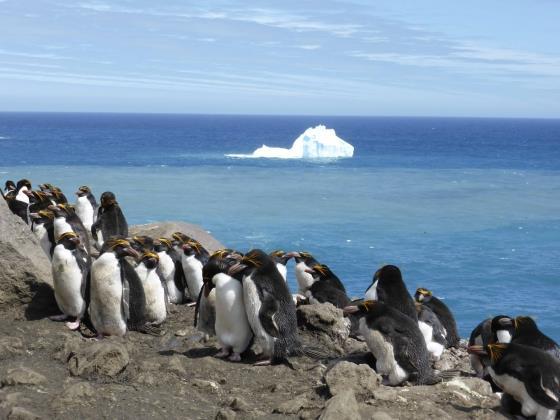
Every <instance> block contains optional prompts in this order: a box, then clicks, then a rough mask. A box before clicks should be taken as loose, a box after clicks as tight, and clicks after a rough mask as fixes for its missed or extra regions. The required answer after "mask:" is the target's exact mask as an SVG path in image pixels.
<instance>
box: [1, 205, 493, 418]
mask: <svg viewBox="0 0 560 420" xmlns="http://www.w3.org/2000/svg"><path fill="white" fill-rule="evenodd" d="M176 230H180V231H183V232H185V233H187V234H191V236H194V237H195V238H196V239H198V240H200V241H201V242H202V243H203V245H204V246H206V247H207V248H208V249H210V250H211V251H212V250H214V249H216V248H218V247H221V244H219V242H217V241H216V240H215V239H213V238H211V237H210V236H209V235H207V234H206V233H205V232H204V231H203V230H202V229H200V228H198V227H195V226H193V225H187V224H177V223H167V224H154V225H149V226H141V227H138V228H137V229H135V230H133V233H146V234H151V235H153V236H159V235H169V234H170V233H171V232H173V231H176ZM49 264H50V263H49V261H48V259H47V258H46V257H45V256H44V254H43V253H42V250H41V249H40V248H39V245H38V244H37V241H36V239H35V238H34V236H33V234H31V232H30V231H29V228H28V227H27V226H26V225H25V224H24V223H23V222H22V221H21V220H19V219H18V218H16V217H15V216H13V215H12V214H11V213H10V212H9V210H8V209H7V207H6V205H5V203H4V202H3V200H0V419H4V418H8V419H35V418H57V419H76V418H192V419H213V418H218V419H232V418H301V419H316V418H321V419H333V420H334V419H336V420H342V419H360V418H363V419H377V420H382V419H391V418H393V419H411V418H415V419H427V418H436V417H437V418H440V419H446V418H452V419H474V418H476V419H495V418H500V417H503V416H502V415H501V414H500V413H499V411H498V409H499V400H498V398H497V396H496V395H494V394H492V392H491V389H490V386H489V384H488V383H486V382H484V381H482V380H480V379H476V378H473V377H471V376H470V373H469V370H470V368H469V362H468V357H467V354H466V351H465V349H458V350H453V351H448V352H446V353H445V354H444V357H443V359H442V360H441V361H440V362H439V363H438V365H437V368H438V369H440V370H448V369H456V370H458V371H460V372H462V374H461V376H458V377H456V378H455V379H453V380H451V381H448V382H445V383H440V384H437V385H433V386H402V387H395V388H391V387H386V386H384V385H382V384H381V378H380V377H379V376H378V375H377V374H376V373H375V371H374V370H373V368H372V367H373V358H372V356H371V354H370V353H369V352H368V351H367V348H366V346H365V344H364V343H362V342H360V341H357V340H354V339H352V338H349V337H348V329H347V325H346V321H345V319H344V318H343V317H342V312H341V311H340V310H339V309H336V308H334V307H333V306H331V305H307V306H301V307H299V308H298V323H299V325H300V327H299V328H300V335H301V337H302V340H303V341H304V342H306V343H308V344H310V345H313V346H314V347H318V348H321V349H323V350H324V351H325V352H326V353H328V354H331V355H332V357H331V358H330V359H327V360H320V361H317V360H312V359H308V358H306V357H293V358H291V360H290V362H291V363H290V364H289V365H288V364H282V365H277V366H262V367H257V366H253V362H254V361H255V360H256V359H257V354H256V353H258V348H257V347H255V348H254V349H251V350H249V351H248V352H246V354H244V357H243V361H242V362H241V363H232V362H229V361H226V360H221V359H217V358H215V357H214V355H215V354H216V353H217V349H216V346H215V345H216V343H215V341H214V339H210V340H209V341H207V342H204V341H202V340H201V335H200V334H199V333H198V332H197V331H196V330H195V329H194V328H193V327H192V324H193V316H194V309H193V308H192V307H188V306H186V305H180V306H172V309H171V312H170V313H169V316H168V320H167V321H166V323H165V326H164V327H165V331H166V333H165V335H163V336H160V337H155V336H150V335H145V334H140V333H137V332H129V333H128V334H127V335H126V336H125V337H123V338H108V339H104V340H101V341H94V340H92V339H90V338H87V337H84V336H83V335H82V334H81V333H80V332H71V331H69V330H68V329H66V327H65V326H64V323H57V322H52V321H49V320H48V319H47V317H48V316H49V315H52V314H55V313H57V309H56V303H55V301H54V295H53V292H52V288H51V286H50V284H52V278H50V268H49ZM85 332H86V333H87V331H85ZM86 335H87V334H86Z"/></svg>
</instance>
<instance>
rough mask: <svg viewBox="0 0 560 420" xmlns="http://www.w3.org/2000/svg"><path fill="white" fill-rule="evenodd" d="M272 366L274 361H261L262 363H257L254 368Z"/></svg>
mask: <svg viewBox="0 0 560 420" xmlns="http://www.w3.org/2000/svg"><path fill="white" fill-rule="evenodd" d="M271 364H272V360H270V359H267V360H261V361H260V362H256V363H255V364H254V365H253V366H270V365H271Z"/></svg>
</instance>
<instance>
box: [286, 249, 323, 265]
mask: <svg viewBox="0 0 560 420" xmlns="http://www.w3.org/2000/svg"><path fill="white" fill-rule="evenodd" d="M285 256H286V258H287V260H286V261H288V260H289V259H290V258H294V259H295V260H296V264H298V263H300V262H303V263H305V265H307V266H308V267H311V266H313V265H316V264H319V262H318V261H317V260H316V259H315V258H314V257H313V255H311V253H309V252H307V251H298V252H290V253H288V254H286V255H285Z"/></svg>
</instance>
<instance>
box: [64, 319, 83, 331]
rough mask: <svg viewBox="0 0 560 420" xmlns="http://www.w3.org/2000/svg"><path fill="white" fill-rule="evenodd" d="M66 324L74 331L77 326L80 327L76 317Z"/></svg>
mask: <svg viewBox="0 0 560 420" xmlns="http://www.w3.org/2000/svg"><path fill="white" fill-rule="evenodd" d="M66 326H67V327H68V328H69V329H71V330H72V331H76V330H77V329H78V328H80V320H79V319H77V320H76V321H68V322H67V323H66Z"/></svg>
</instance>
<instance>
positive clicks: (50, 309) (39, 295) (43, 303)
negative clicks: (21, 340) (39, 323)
mask: <svg viewBox="0 0 560 420" xmlns="http://www.w3.org/2000/svg"><path fill="white" fill-rule="evenodd" d="M29 289H30V290H31V292H32V293H33V298H32V299H31V302H30V303H29V305H27V307H26V308H25V318H26V319H27V320H28V321H35V320H38V319H43V318H46V317H48V316H51V315H56V314H59V313H60V310H59V309H58V305H57V304H56V300H55V298H54V290H53V288H52V287H51V286H49V285H48V284H46V283H39V284H37V283H34V282H33V283H31V282H30V284H29Z"/></svg>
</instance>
